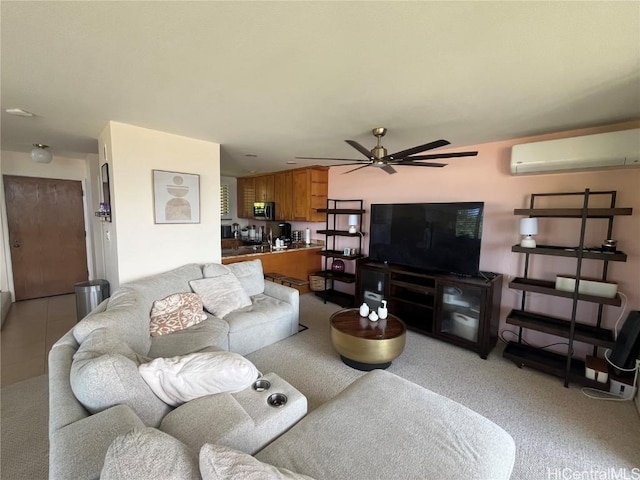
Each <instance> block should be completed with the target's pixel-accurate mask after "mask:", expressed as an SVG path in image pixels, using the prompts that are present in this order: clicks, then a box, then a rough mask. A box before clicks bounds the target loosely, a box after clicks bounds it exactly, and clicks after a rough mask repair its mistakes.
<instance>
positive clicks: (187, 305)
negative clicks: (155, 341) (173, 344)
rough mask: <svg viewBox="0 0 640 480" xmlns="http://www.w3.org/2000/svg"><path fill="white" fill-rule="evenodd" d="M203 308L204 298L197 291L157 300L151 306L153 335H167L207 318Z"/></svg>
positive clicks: (151, 329)
mask: <svg viewBox="0 0 640 480" xmlns="http://www.w3.org/2000/svg"><path fill="white" fill-rule="evenodd" d="M202 308H203V305H202V300H201V299H200V297H199V296H198V295H197V294H195V293H176V294H173V295H169V296H168V297H166V298H163V299H162V300H156V301H155V302H153V305H152V306H151V319H150V321H149V331H150V332H151V336H152V337H159V336H160V335H167V334H168V333H172V332H176V331H178V330H183V329H185V328H188V327H191V326H192V325H196V324H198V323H200V322H202V321H203V320H206V319H207V314H206V313H204V312H203V311H202Z"/></svg>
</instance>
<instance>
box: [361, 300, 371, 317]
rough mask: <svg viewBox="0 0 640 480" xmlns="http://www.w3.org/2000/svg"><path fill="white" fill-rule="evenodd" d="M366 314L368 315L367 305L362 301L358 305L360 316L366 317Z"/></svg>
mask: <svg viewBox="0 0 640 480" xmlns="http://www.w3.org/2000/svg"><path fill="white" fill-rule="evenodd" d="M368 315H369V305H367V304H366V303H363V304H362V305H360V316H361V317H366V316H368Z"/></svg>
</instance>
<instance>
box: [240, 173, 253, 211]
mask: <svg viewBox="0 0 640 480" xmlns="http://www.w3.org/2000/svg"><path fill="white" fill-rule="evenodd" d="M254 180H255V179H254V178H253V177H239V178H238V180H237V191H238V194H237V199H238V217H239V218H253V202H255V201H256V193H255V181H254Z"/></svg>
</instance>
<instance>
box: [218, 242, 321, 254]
mask: <svg viewBox="0 0 640 480" xmlns="http://www.w3.org/2000/svg"><path fill="white" fill-rule="evenodd" d="M323 248H324V245H318V244H316V243H311V244H310V245H307V244H305V243H292V244H291V245H288V246H287V248H270V247H269V245H242V246H240V247H237V248H224V249H222V258H233V257H251V256H257V255H265V254H275V253H287V252H295V251H299V250H313V249H317V250H322V249H323Z"/></svg>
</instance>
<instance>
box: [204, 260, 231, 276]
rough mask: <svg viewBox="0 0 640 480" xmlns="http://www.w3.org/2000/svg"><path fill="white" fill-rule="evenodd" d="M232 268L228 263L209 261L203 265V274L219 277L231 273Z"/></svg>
mask: <svg viewBox="0 0 640 480" xmlns="http://www.w3.org/2000/svg"><path fill="white" fill-rule="evenodd" d="M230 273H231V270H229V267H228V266H226V265H222V264H221V263H207V264H206V265H204V267H202V274H203V275H204V278H213V277H219V276H220V275H229V274H230Z"/></svg>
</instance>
